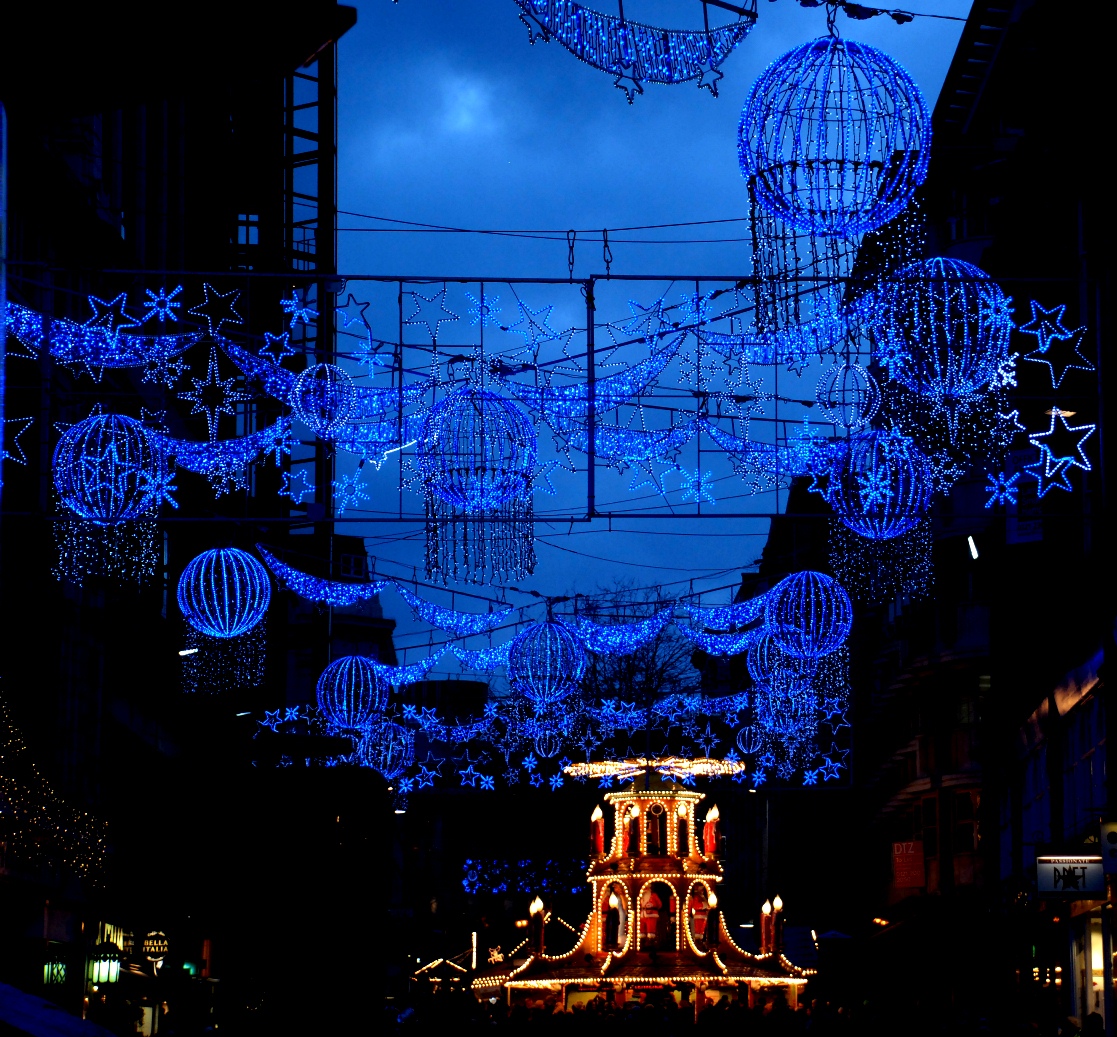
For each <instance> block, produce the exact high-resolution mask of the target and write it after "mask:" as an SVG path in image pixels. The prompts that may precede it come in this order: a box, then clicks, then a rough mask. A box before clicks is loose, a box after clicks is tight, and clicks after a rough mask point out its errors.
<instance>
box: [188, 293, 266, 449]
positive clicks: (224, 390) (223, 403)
mask: <svg viewBox="0 0 1117 1037" xmlns="http://www.w3.org/2000/svg"><path fill="white" fill-rule="evenodd" d="M230 294H232V293H230ZM191 312H193V311H191ZM190 381H191V382H193V383H194V388H193V389H191V390H190V391H189V392H180V393H179V394H178V397H179V399H180V400H189V401H190V402H191V403H193V404H194V407H193V409H192V410H191V411H190V413H191V414H205V416H206V428H207V430H208V432H209V441H210V442H211V443H214V442H216V441H217V422H218V416H219V415H221V414H229V415H233V414H236V407H235V406H234V404H237V403H243V402H245V401H246V400H250V399H252V397H251V396H249V395H248V393H246V392H242V391H241V390H240V389H235V388H234V387H233V383H234V382H235V381H236V379H235V378H221V377H219V375H218V371H217V350H216V348H214V347H213V346H211V347H210V350H209V365H208V366H207V368H206V377H205V378H191V379H190Z"/></svg>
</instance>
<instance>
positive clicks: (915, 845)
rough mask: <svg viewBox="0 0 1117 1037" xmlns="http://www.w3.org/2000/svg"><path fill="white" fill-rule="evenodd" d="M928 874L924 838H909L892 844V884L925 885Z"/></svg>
mask: <svg viewBox="0 0 1117 1037" xmlns="http://www.w3.org/2000/svg"><path fill="white" fill-rule="evenodd" d="M926 883H927V876H926V873H925V871H924V868H923V840H922V839H909V840H907V841H906V842H902V843H893V844H892V885H894V886H896V887H897V888H904V887H911V886H923V885H926Z"/></svg>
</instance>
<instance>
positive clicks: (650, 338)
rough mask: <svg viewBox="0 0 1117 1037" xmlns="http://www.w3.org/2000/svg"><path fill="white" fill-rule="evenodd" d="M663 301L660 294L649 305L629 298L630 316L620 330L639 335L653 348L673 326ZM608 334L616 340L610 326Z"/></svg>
mask: <svg viewBox="0 0 1117 1037" xmlns="http://www.w3.org/2000/svg"><path fill="white" fill-rule="evenodd" d="M663 301H664V300H663V296H662V295H661V296H660V297H659V298H658V299H656V300H655V302H653V303H652V304H651V305H650V306H644V305H643V304H642V303H638V302H637V301H636V300H635V299H629V300H628V309H629V312H630V313H631V314H632V317H631V319H630V320H627V321H625V322H624V323H623V324H621V331H623V332H624V333H625V334H626V335H639V336H640V337H641V338H642V339H643V340H644V341H645V342H646V343H647V345H648V348H649V349H655V347H656V346H657V345H658V344H659V340H660V338H662V336H663V335H664V334H666V333H667V332H668V331H670V330H671V328H672V326H673V325H672V324H671V321H670V320H669V319H668V317H667V311H666V310H665V309H664V305H663ZM610 334H612V335H613V341H614V342H616V341H617V339H618V336H617V335H616V334H615V333H614V332H613V331H612V328H610Z"/></svg>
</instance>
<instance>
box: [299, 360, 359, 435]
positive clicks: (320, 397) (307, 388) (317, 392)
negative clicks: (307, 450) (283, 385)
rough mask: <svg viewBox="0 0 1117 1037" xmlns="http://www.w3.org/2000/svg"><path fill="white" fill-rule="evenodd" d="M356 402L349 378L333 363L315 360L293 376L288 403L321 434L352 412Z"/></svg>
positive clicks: (336, 427) (337, 426)
mask: <svg viewBox="0 0 1117 1037" xmlns="http://www.w3.org/2000/svg"><path fill="white" fill-rule="evenodd" d="M356 403H357V390H356V388H355V387H354V385H353V379H352V378H350V377H349V375H348V374H346V372H345V371H343V370H342V369H341V368H340V367H338V366H337V364H315V365H314V366H313V367H308V368H307V369H306V370H305V371H303V372H302V373H301V374H300V375H299V376H298V378H296V379H295V386H294V389H293V390H292V391H291V406H292V407H294V409H295V413H296V414H297V415H298V416H299V417H300V418H301V419H302V421H303V422H304V423H305V424H306V425H307V426H308V427H309V428H310V429H311V431H313V432H314V433H315V435H318V436H321V437H322V438H329V437H330V436H331V435H333V434H334V433H335V432H337V431H338V430H339V429H340V428H341V427H342V426H343V425H344V424H345V423H346V422H347V421H348V420H349V418H350V417H351V416H352V414H353V410H354V408H355V407H356Z"/></svg>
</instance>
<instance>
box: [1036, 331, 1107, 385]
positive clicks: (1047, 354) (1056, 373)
mask: <svg viewBox="0 0 1117 1037" xmlns="http://www.w3.org/2000/svg"><path fill="white" fill-rule="evenodd" d="M1085 335H1086V329H1085V328H1084V327H1083V328H1075V329H1074V330H1073V331H1070V332H1068V333H1067V334H1066V335H1050V336H1049V337H1048V338H1047V340H1046V343H1045V344H1044V345H1043V347H1042V348H1039V349H1036V350H1034V351H1032V352H1031V353H1028V354H1026V355H1025V356H1024V359H1025V360H1027V361H1028V362H1029V363H1032V364H1043V365H1045V366H1046V368H1047V373H1048V374H1049V375H1050V376H1051V388H1052V389H1058V388H1060V387H1061V386H1062V384H1063V379H1064V378H1066V376H1067V372H1068V371H1096V370H1097V368H1096V367H1095V366H1094V364H1093V363H1092V362H1091V361H1090V360H1088V359H1086V355H1085V354H1084V353H1083V352H1082V339H1083V338H1084V337H1085Z"/></svg>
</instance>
